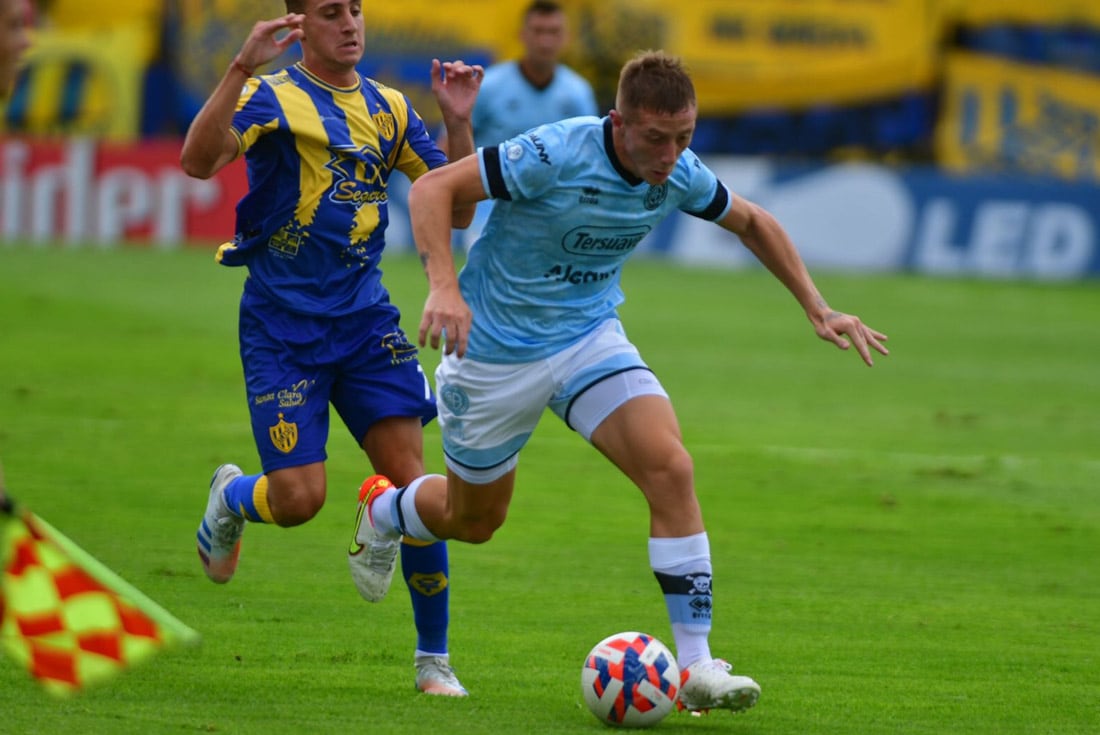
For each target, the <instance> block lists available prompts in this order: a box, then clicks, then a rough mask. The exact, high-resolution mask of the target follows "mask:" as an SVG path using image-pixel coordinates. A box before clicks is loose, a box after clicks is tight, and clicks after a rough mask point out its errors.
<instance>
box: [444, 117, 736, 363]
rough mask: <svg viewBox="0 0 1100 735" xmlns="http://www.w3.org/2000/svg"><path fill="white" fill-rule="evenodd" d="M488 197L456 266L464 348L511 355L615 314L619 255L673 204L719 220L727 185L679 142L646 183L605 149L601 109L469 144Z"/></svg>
mask: <svg viewBox="0 0 1100 735" xmlns="http://www.w3.org/2000/svg"><path fill="white" fill-rule="evenodd" d="M478 156H479V162H480V166H481V177H482V184H483V185H484V187H485V191H486V192H487V193H488V194H489V195H490V196H491V197H493V198H494V200H495V201H494V206H493V213H492V214H491V215H490V216H489V221H488V222H487V223H486V226H485V229H484V231H483V232H482V234H481V237H479V238H478V240H477V241H476V242H475V243H474V246H473V248H471V250H470V253H469V256H468V259H467V262H466V265H465V267H464V268H463V269H462V272H461V273H460V274H459V285H460V287H461V289H462V296H463V298H465V299H466V302H467V303H468V304H469V305H470V308H471V309H472V310H473V312H474V320H473V326H472V328H471V332H470V338H469V342H468V345H467V353H466V354H467V356H468V357H470V358H471V359H474V360H478V361H481V362H493V363H518V362H529V361H532V360H538V359H542V358H545V357H547V356H548V355H551V354H553V353H555V352H557V351H559V350H561V349H563V348H565V347H567V346H569V345H570V344H573V343H574V342H576V341H577V340H578V339H580V338H581V337H583V336H584V335H585V334H588V333H589V332H590V331H591V330H592V329H593V328H594V327H595V326H596V325H597V324H599V323H600V322H602V321H603V320H605V319H607V318H610V317H614V316H616V312H615V310H616V308H617V307H618V305H619V304H621V303H622V301H623V292H622V289H621V288H620V287H619V280H620V275H621V273H622V267H623V264H624V263H625V262H626V260H627V258H629V257H630V255H631V253H633V252H634V249H635V248H636V247H637V245H638V243H639V242H640V241H641V240H642V238H643V237H645V236H646V235H647V234H649V233H650V232H651V231H652V230H653V229H654V228H655V227H656V226H657V225H658V223H660V221H661V220H663V219H664V218H665V217H667V216H668V215H670V214H672V213H673V212H674V211H676V210H682V211H684V212H687V213H688V214H692V215H695V216H697V217H701V218H703V219H706V220H711V221H714V220H718V219H721V218H722V217H723V216H725V214H726V212H728V211H729V207H730V195H729V192H728V190H727V189H726V187H725V186H724V185H723V184H722V183H721V182H720V181H719V180H718V178H717V177H716V176H715V174H714V172H713V171H711V170H710V169H709V168H707V167H706V166H705V165H704V164H703V163H702V161H700V160H699V158H698V157H697V156H696V155H695V154H694V153H693V152H692V151H691V150H690V149H689V150H686V151H684V153H683V155H681V156H680V160H679V161H678V162H677V164H676V168H675V170H674V171H673V173H672V176H671V177H670V178H669V179H668V180H667V181H666V182H665V183H663V184H661V185H659V186H650V185H649V184H647V183H645V181H643V180H642V179H639V178H637V177H636V176H634V175H633V174H631V173H629V172H628V171H627V170H626V169H625V168H624V167H623V165H622V163H621V162H620V161H619V159H618V157H617V156H616V155H615V150H614V147H613V145H612V141H611V120H610V119H608V118H602V119H601V118H596V117H582V118H572V119H570V120H563V121H561V122H558V123H552V124H550V125H543V126H540V127H538V128H536V129H534V130H531V131H528V132H527V133H524V134H522V135H520V136H518V137H515V138H512V139H510V140H507V141H505V142H504V143H502V144H500V145H499V146H490V147H486V148H481V149H479V150H478Z"/></svg>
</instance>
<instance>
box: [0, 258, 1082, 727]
mask: <svg viewBox="0 0 1100 735" xmlns="http://www.w3.org/2000/svg"><path fill="white" fill-rule="evenodd" d="M386 274H387V280H388V282H389V284H390V286H391V289H392V290H393V291H394V292H395V293H396V294H397V295H398V296H399V298H397V299H396V300H397V301H398V303H399V305H401V306H402V308H403V310H404V312H405V314H406V318H407V328H409V331H411V332H414V333H415V327H416V323H417V321H418V319H419V316H420V307H421V305H422V303H423V298H424V292H425V287H424V279H423V276H422V275H421V273H420V272H419V267H418V266H417V264H416V262H415V261H414V260H413V259H412V258H408V257H399V258H395V259H394V260H393V262H390V263H388V264H387V265H386ZM242 277H243V273H242V272H241V271H239V270H230V269H225V268H219V267H216V266H215V265H214V264H213V259H212V253H211V251H210V250H208V249H207V250H187V251H182V252H152V251H141V250H123V251H108V252H103V251H97V250H92V249H87V250H65V249H29V248H5V249H2V250H0V374H2V375H3V381H2V383H0V457H2V458H3V462H4V467H5V470H6V476H7V481H8V486H9V488H10V490H11V491H12V493H13V494H14V495H15V496H16V497H18V498H19V499H20V500H22V501H23V502H25V503H26V504H27V505H28V506H29V507H31V508H32V509H33V510H35V511H36V512H37V513H38V514H40V515H42V516H43V517H44V518H46V519H47V520H49V521H50V522H51V523H53V524H54V525H55V526H57V527H58V528H59V529H60V530H62V531H63V532H65V533H67V534H68V535H70V536H71V537H72V538H73V539H74V540H75V541H76V542H77V543H79V544H81V545H82V546H83V547H84V548H86V549H87V550H88V551H89V552H91V553H92V554H94V555H95V556H97V557H98V558H99V559H100V560H102V561H103V562H104V563H105V564H107V565H108V566H110V567H112V568H113V569H114V570H116V571H117V572H118V573H119V574H120V575H122V576H123V577H124V578H126V579H127V580H128V581H130V582H131V583H133V584H134V585H136V586H137V587H139V588H140V589H142V590H143V591H144V592H145V593H146V594H148V595H149V596H150V597H152V598H153V599H155V600H157V601H158V602H160V603H161V604H163V605H164V606H165V607H167V608H168V609H169V610H171V611H172V612H173V613H174V614H175V615H177V616H178V617H180V618H181V619H182V620H184V621H185V622H187V623H188V624H190V625H191V626H193V627H194V628H196V629H197V630H199V631H200V632H201V633H202V635H203V643H202V645H201V646H199V647H197V648H193V649H185V650H176V651H173V652H170V653H167V654H165V655H162V656H159V657H157V658H155V659H154V660H153V661H151V662H149V663H146V664H143V665H141V666H138V667H136V668H135V669H133V670H131V671H128V672H126V673H125V674H123V675H122V676H120V677H119V678H118V679H116V680H115V681H113V682H111V683H109V684H107V685H105V686H101V687H97V688H94V689H92V690H90V691H88V692H86V693H84V694H82V695H81V696H78V697H76V698H74V699H71V700H65V701H57V700H54V699H51V698H48V697H47V696H46V695H44V694H43V693H41V692H40V691H39V689H38V688H37V687H36V685H35V684H34V683H33V682H32V681H31V680H30V679H29V677H28V676H27V675H26V673H25V672H24V671H22V670H21V669H19V668H17V667H16V666H15V665H14V664H13V663H11V662H10V661H8V660H4V661H0V713H2V714H0V717H2V718H3V719H2V724H0V731H3V732H5V733H62V732H65V733H109V734H112V735H113V734H116V733H135V734H138V733H140V734H147V733H189V732H192V733H193V732H200V733H264V734H265V735H266V734H268V733H350V732H370V733H405V732H410V733H411V732H447V733H455V734H461V733H512V732H517V733H519V732H522V733H600V732H605V729H604V728H603V727H602V726H601V725H600V724H599V723H597V722H596V720H595V719H594V718H592V716H591V715H590V714H588V712H587V710H586V709H585V708H584V706H583V704H582V702H581V700H580V692H579V677H580V673H579V672H580V665H581V662H582V659H583V657H584V654H585V653H586V652H587V651H588V649H589V647H590V646H591V645H592V644H594V643H595V642H596V641H598V640H599V639H600V638H602V637H604V636H605V635H607V634H609V633H612V632H615V631H617V630H624V629H642V630H646V631H649V632H652V633H655V634H656V635H658V636H659V637H661V638H663V639H665V640H668V639H669V638H670V637H671V636H670V634H669V633H668V623H667V619H666V617H665V613H664V607H663V603H662V601H661V599H660V596H659V594H658V590H657V586H656V582H655V581H654V580H653V577H652V574H651V572H650V571H649V568H648V563H647V558H646V545H645V539H646V520H645V510H644V506H643V504H642V501H641V497H640V494H639V493H638V492H637V491H636V490H634V489H632V488H631V486H630V485H629V484H628V483H627V481H626V480H625V479H623V478H622V477H621V476H620V475H619V474H618V473H617V472H616V471H615V470H614V469H613V468H611V467H610V466H609V465H608V464H607V463H606V462H605V461H604V460H603V459H602V458H601V457H600V456H598V454H597V453H596V452H595V451H593V450H591V449H590V448H588V447H586V446H585V445H584V443H583V442H582V441H581V440H580V439H579V438H578V437H576V436H575V435H574V434H571V433H570V432H569V431H568V430H566V429H564V428H563V427H561V426H560V425H559V424H558V423H557V422H556V421H555V420H554V419H553V417H552V416H548V417H547V420H546V421H544V422H543V424H542V425H541V426H540V427H539V430H538V431H537V432H536V434H535V438H534V440H533V441H532V442H531V444H530V445H529V447H528V448H527V449H526V450H525V451H524V453H523V457H522V462H521V467H520V475H519V484H518V488H517V492H516V496H515V500H514V502H513V506H512V511H511V515H510V518H509V520H508V523H507V524H505V526H504V528H503V529H502V530H501V531H500V532H499V533H498V535H497V536H496V537H495V538H494V539H493V541H492V542H491V543H489V544H488V545H485V546H479V547H474V546H463V545H459V544H453V545H452V547H451V560H452V582H453V588H452V589H453V593H452V628H451V648H452V655H453V662H454V664H455V665H456V667H457V668H458V671H459V674H460V675H461V677H462V680H463V682H464V683H465V684H466V685H467V686H468V687H469V689H470V690H471V692H472V696H471V697H470V698H469V699H468V700H462V701H455V700H441V699H435V698H430V697H425V696H421V695H418V694H417V693H416V692H415V691H414V690H413V686H412V665H411V657H412V649H413V645H414V637H413V628H412V622H411V613H410V608H409V605H408V601H407V597H406V595H405V594H404V591H403V589H401V586H400V585H399V584H398V585H396V586H395V588H394V591H393V593H391V595H390V597H389V598H388V599H387V600H386V601H384V602H383V603H381V604H379V605H374V606H369V605H367V604H365V603H363V602H362V601H361V600H360V599H359V597H358V595H357V593H356V592H355V590H354V588H353V586H352V584H351V581H350V579H349V577H348V574H347V570H346V565H345V561H344V548H345V542H346V538H347V534H348V533H349V531H350V526H351V523H352V509H353V505H354V490H355V488H356V487H357V486H358V483H359V482H360V481H361V479H362V477H363V476H364V475H365V474H367V467H366V464H365V460H363V459H362V457H361V456H360V453H359V452H358V450H357V449H356V447H355V446H354V445H353V443H352V442H351V441H350V439H348V437H347V436H346V433H345V432H344V431H343V429H342V427H339V426H338V425H335V424H334V429H333V433H332V439H331V441H330V447H329V449H330V462H329V476H330V487H329V502H328V504H327V505H326V507H325V508H324V510H323V511H322V512H321V513H320V515H319V516H318V517H317V518H316V519H315V520H314V521H312V522H311V523H309V524H307V525H305V526H303V527H300V528H295V529H291V530H283V529H275V528H266V527H256V526H253V527H250V528H249V530H248V533H247V534H246V538H245V545H244V552H243V556H242V561H241V567H240V569H239V571H238V574H237V576H236V578H235V579H234V580H233V582H232V583H231V584H229V585H227V586H224V587H220V586H216V585H212V584H210V583H209V582H208V581H207V580H206V579H205V577H204V576H203V574H202V572H201V570H200V568H199V563H198V560H197V558H196V555H195V552H194V540H193V539H194V530H195V525H196V523H197V522H198V519H199V514H200V513H201V511H202V508H203V507H204V504H205V498H206V492H207V490H206V485H207V482H208V479H209V475H210V472H211V471H212V469H213V468H214V466H216V465H217V464H219V463H221V462H223V461H226V460H233V461H237V462H239V463H240V464H242V465H244V466H245V468H246V469H250V470H254V469H255V468H256V459H255V449H254V447H253V445H252V439H251V436H250V433H249V430H248V423H247V413H246V407H245V404H244V398H243V390H242V387H241V377H240V367H239V363H238V357H237V346H236V302H237V297H238V294H239V288H240V283H241V279H242ZM818 283H819V285H820V286H821V287H822V290H823V291H824V293H825V294H826V296H828V297H829V299H830V301H831V302H832V304H833V305H834V306H835V307H837V308H840V309H844V310H850V311H854V312H856V313H858V314H860V315H861V316H862V317H864V319H865V320H866V321H867V322H868V323H870V324H871V325H872V326H875V327H877V328H879V329H882V330H883V331H885V332H887V333H888V334H889V335H890V338H891V339H890V346H891V348H892V350H893V354H892V355H891V356H890V357H888V358H879V359H878V360H877V364H876V366H875V367H874V368H873V369H867V368H865V367H864V366H862V364H861V363H860V362H859V360H858V358H857V357H856V355H855V354H844V353H841V352H839V351H838V350H836V349H835V348H833V347H832V346H831V345H828V344H826V343H824V342H821V341H819V340H817V339H816V337H815V336H814V334H813V331H812V330H811V329H810V327H809V325H808V323H807V322H806V321H805V320H804V318H803V317H802V315H801V313H800V311H799V310H798V308H797V306H796V304H795V303H794V301H793V300H792V299H791V298H790V297H789V296H788V295H787V294H786V293H785V291H783V289H782V288H781V287H780V286H779V285H778V284H777V283H775V282H774V281H773V280H772V279H770V277H768V276H766V275H765V274H763V273H760V272H755V271H745V272H721V271H707V270H686V269H682V268H676V267H672V266H670V265H668V264H665V263H660V262H646V261H640V262H636V263H633V264H632V265H631V266H630V267H629V268H628V269H627V272H626V280H625V288H626V290H627V293H628V300H627V303H626V305H625V306H624V308H623V310H622V313H623V318H624V321H625V322H626V325H627V328H628V330H629V332H630V334H631V336H632V338H633V339H634V341H635V342H636V343H637V344H638V345H639V347H640V348H641V350H642V353H643V355H645V356H646V358H647V359H648V360H649V362H650V363H651V365H652V366H653V367H654V368H655V369H656V370H657V372H658V374H659V375H660V376H661V378H662V381H663V382H664V384H665V386H666V387H667V388H668V390H669V392H670V393H671V394H672V396H673V400H674V402H675V404H676V406H677V410H678V413H679V416H680V419H681V422H682V424H683V430H684V436H685V441H686V443H687V444H688V446H689V448H690V449H691V451H692V452H693V454H694V456H695V458H696V476H697V483H698V493H699V495H700V497H701V500H702V503H703V507H704V512H705V514H706V518H707V523H708V530H709V534H710V538H711V546H712V550H713V554H714V566H715V581H716V598H715V602H716V612H715V629H714V633H713V635H712V638H711V643H712V647H713V649H714V651H715V653H716V654H718V655H722V656H725V657H728V658H730V659H731V660H733V661H734V662H735V665H736V667H737V669H738V670H741V671H744V672H745V673H747V674H749V675H751V676H753V677H755V678H756V679H757V680H758V681H759V682H761V684H762V686H763V691H764V693H763V696H762V698H761V700H760V703H759V704H758V706H757V707H756V708H755V709H754V710H752V711H750V712H748V713H746V714H744V715H739V716H736V717H735V716H731V715H728V714H725V713H721V714H714V715H711V716H710V717H707V718H692V717H688V716H686V715H676V716H673V717H670V718H669V719H667V720H665V721H664V722H663V723H662V724H661V725H660V727H659V731H661V732H667V733H717V732H723V733H726V732H730V733H743V734H746V735H747V734H750V733H751V734H752V735H770V734H773V733H774V734H783V735H790V734H792V733H793V734H810V733H822V734H830V735H832V734H841V735H846V734H849V733H851V734H856V735H863V734H869V733H891V734H893V733H906V734H914V735H916V734H918V733H919V734H924V733H927V734H929V735H931V734H935V735H943V734H944V733H1036V734H1038V733H1083V734H1084V733H1089V734H1091V733H1096V732H1100V290H1098V289H1097V284H1096V283H1095V282H1090V283H1079V284H1060V285H1054V284H1049V285H1047V284H1019V283H1009V282H980V281H965V280H936V279H928V278H919V277H910V276H875V277H866V276H865V277H856V276H845V275H828V276H825V275H821V276H819V277H818ZM423 356H424V359H425V362H426V363H428V364H429V365H434V362H435V360H436V355H435V354H434V353H431V352H430V351H427V352H425V353H423ZM427 447H428V460H429V465H430V466H432V468H433V469H436V470H438V469H439V468H441V466H442V463H441V458H440V453H439V448H438V447H439V442H438V433H437V432H436V430H435V428H434V426H432V427H429V430H428V438H427Z"/></svg>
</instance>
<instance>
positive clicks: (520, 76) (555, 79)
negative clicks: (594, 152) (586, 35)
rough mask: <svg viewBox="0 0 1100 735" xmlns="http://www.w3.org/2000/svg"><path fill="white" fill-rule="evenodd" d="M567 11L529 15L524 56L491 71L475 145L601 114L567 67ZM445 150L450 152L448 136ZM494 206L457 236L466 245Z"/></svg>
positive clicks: (530, 9)
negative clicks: (574, 118)
mask: <svg viewBox="0 0 1100 735" xmlns="http://www.w3.org/2000/svg"><path fill="white" fill-rule="evenodd" d="M566 21H567V19H566V17H565V11H564V10H563V9H562V6H561V5H560V4H559V3H557V2H555V0H534V1H533V2H532V3H531V4H529V5H528V6H527V8H526V9H525V10H524V12H523V25H522V26H521V28H520V33H519V38H520V41H521V42H522V44H523V56H522V57H521V58H519V59H517V60H513V61H503V62H501V63H498V64H494V65H492V66H490V67H489V68H488V69H486V70H485V80H484V81H483V82H482V83H481V93H480V94H479V95H478V98H477V102H476V103H475V104H474V114H473V119H472V121H471V122H472V124H473V127H474V145H475V146H476V147H478V148H480V147H482V146H491V145H497V144H498V143H501V142H503V141H505V140H507V139H509V138H511V137H513V136H515V135H519V134H520V133H522V132H524V131H526V130H530V129H531V128H533V127H535V126H537V125H542V124H544V123H548V122H555V121H557V120H564V119H565V118H569V117H580V116H582V115H598V114H599V108H598V107H597V106H596V95H595V93H594V92H593V91H592V85H591V84H589V83H588V81H587V80H585V78H584V77H582V76H581V75H580V74H578V73H577V72H575V71H573V70H572V69H570V68H569V67H568V66H566V65H565V64H563V63H561V56H562V54H563V53H564V51H565V48H566V45H567V44H568V42H569V33H568V24H567V22H566ZM439 144H440V147H441V148H443V150H444V151H446V150H447V140H446V135H445V133H444V134H443V135H442V136H441V138H440V142H439ZM491 208H492V203H491V202H484V203H482V204H479V205H478V208H477V214H476V215H475V216H474V222H473V224H472V225H471V226H470V227H468V228H467V229H466V230H464V231H462V232H461V233H459V234H456V238H458V239H460V240H461V241H462V242H463V244H464V245H465V246H467V247H468V246H469V245H470V244H472V243H473V241H474V240H475V239H477V236H478V235H479V234H481V228H482V226H483V225H484V223H485V220H486V219H488V216H489V210H490V209H491Z"/></svg>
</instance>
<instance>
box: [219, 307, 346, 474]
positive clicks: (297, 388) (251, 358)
mask: <svg viewBox="0 0 1100 735" xmlns="http://www.w3.org/2000/svg"><path fill="white" fill-rule="evenodd" d="M324 330H325V325H324V323H323V322H318V321H317V320H313V319H311V318H308V317H302V316H300V315H295V314H290V313H287V312H281V311H278V310H262V311H261V310H253V309H246V308H244V307H242V310H241V319H240V345H241V366H242V368H243V371H244V380H245V391H246V394H247V398H248V410H249V415H250V420H251V424H252V435H253V438H254V439H255V441H256V448H257V450H258V451H259V454H260V460H261V463H262V465H263V469H264V472H272V471H275V470H280V469H284V468H287V467H297V466H302V465H307V464H311V463H315V462H324V461H325V458H326V453H325V444H326V442H327V441H328V431H329V414H328V405H329V395H330V391H331V388H332V381H333V376H332V373H331V372H330V371H329V370H327V369H326V368H325V367H324V366H319V365H318V364H317V362H316V360H315V345H316V344H317V340H318V332H321V333H323V332H324ZM321 338H322V339H323V336H322V337H321Z"/></svg>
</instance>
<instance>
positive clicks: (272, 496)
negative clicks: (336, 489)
mask: <svg viewBox="0 0 1100 735" xmlns="http://www.w3.org/2000/svg"><path fill="white" fill-rule="evenodd" d="M268 502H269V504H270V507H271V515H272V517H273V518H274V519H275V523H277V524H278V525H280V526H283V527H284V528H285V527H289V526H300V525H302V524H303V523H305V522H306V521H309V520H310V519H312V518H313V517H314V516H316V515H317V514H318V513H319V512H320V511H321V506H323V505H324V504H325V488H324V487H323V486H319V487H315V486H312V485H310V484H309V483H304V482H303V483H283V484H280V485H279V486H278V487H272V488H271V489H270V490H269V492H268Z"/></svg>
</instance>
